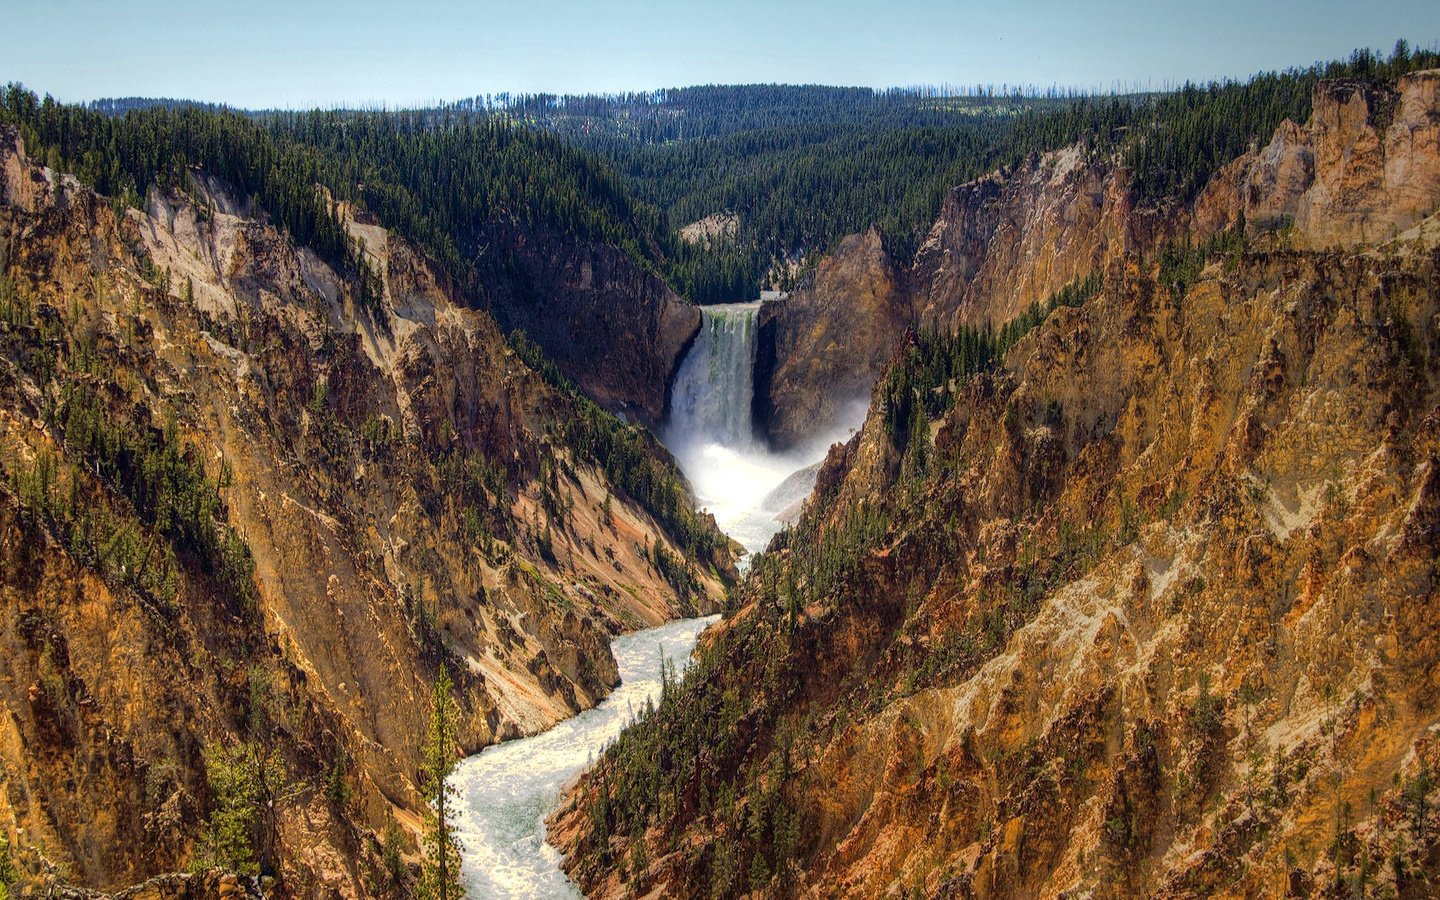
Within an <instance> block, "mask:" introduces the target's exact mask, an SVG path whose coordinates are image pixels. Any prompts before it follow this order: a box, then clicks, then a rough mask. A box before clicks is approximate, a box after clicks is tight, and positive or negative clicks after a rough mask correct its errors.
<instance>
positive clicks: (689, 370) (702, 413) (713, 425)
mask: <svg viewBox="0 0 1440 900" xmlns="http://www.w3.org/2000/svg"><path fill="white" fill-rule="evenodd" d="M759 310H760V304H759V303H758V302H756V303H727V304H723V305H717V306H705V307H702V308H701V315H703V316H704V319H703V320H702V321H701V323H700V333H699V334H697V335H696V336H695V343H694V345H693V346H691V348H690V352H689V353H687V354H686V356H685V361H684V362H682V363H681V364H680V370H679V371H678V372H677V373H676V375H675V385H674V387H673V388H672V390H671V394H670V422H669V427H668V428H667V429H666V436H667V439H668V440H667V443H669V444H670V445H671V446H672V447H677V446H686V445H693V444H697V443H702V444H718V445H720V446H722V447H728V448H731V449H734V450H750V449H753V447H754V444H755V435H754V429H753V426H752V423H751V421H750V403H751V398H752V397H753V395H754V393H755V316H756V313H758V312H759Z"/></svg>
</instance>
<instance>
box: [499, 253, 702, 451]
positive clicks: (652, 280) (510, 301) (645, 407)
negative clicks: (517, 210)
mask: <svg viewBox="0 0 1440 900" xmlns="http://www.w3.org/2000/svg"><path fill="white" fill-rule="evenodd" d="M493 242H494V243H495V244H496V245H497V246H496V247H495V249H494V250H493V251H492V252H493V253H494V254H495V255H497V256H501V257H503V258H504V264H503V265H502V266H501V267H500V268H499V269H498V270H494V271H492V272H491V273H490V277H489V278H488V279H487V281H486V295H487V297H488V298H489V303H490V307H491V309H492V311H493V312H494V313H495V316H496V318H497V319H499V321H500V322H501V324H503V325H504V326H505V327H506V329H512V328H519V329H522V330H523V331H525V332H526V334H528V335H529V336H530V338H531V340H534V341H535V342H536V343H538V344H539V345H540V346H541V347H542V348H543V349H544V350H545V354H546V355H547V356H548V357H550V358H551V359H552V360H554V361H555V364H556V365H557V366H559V367H560V370H561V371H562V372H564V373H565V375H566V376H567V377H569V378H570V380H571V381H573V382H575V383H576V384H578V385H579V386H580V387H581V388H583V389H584V390H585V392H586V393H588V394H589V395H590V396H591V397H593V398H594V399H595V400H596V401H597V402H599V403H600V404H601V405H602V406H604V407H606V408H607V409H610V410H611V411H613V412H617V413H622V414H624V415H625V416H626V417H627V418H629V419H631V420H633V421H639V422H644V423H647V424H654V423H657V422H660V421H662V420H663V419H664V417H665V412H666V408H667V405H668V402H669V393H668V391H669V385H670V382H671V379H672V376H673V375H674V374H675V370H676V369H677V368H678V367H679V364H680V358H681V356H682V355H683V354H684V351H685V349H686V348H687V347H688V346H689V344H690V341H691V340H693V339H694V337H695V334H696V332H698V331H699V330H700V310H699V308H698V307H696V306H695V305H694V304H692V303H689V302H688V301H686V300H684V299H682V298H681V297H679V296H678V295H677V294H676V293H675V292H674V291H672V290H671V289H670V288H669V287H668V286H667V285H666V284H665V282H664V281H663V280H662V279H661V278H660V277H659V276H658V275H656V274H654V273H653V272H649V271H646V270H644V269H642V268H640V267H639V266H638V265H637V264H636V263H635V261H634V260H632V259H631V258H630V257H629V256H627V255H625V254H624V253H622V252H621V251H619V250H617V249H615V248H614V247H610V246H608V245H605V244H600V243H595V242H583V241H576V240H575V239H573V238H569V237H563V236H555V235H548V234H544V233H539V232H533V231H528V230H525V229H520V228H515V229H502V230H500V231H497V232H496V234H495V235H494V237H493Z"/></svg>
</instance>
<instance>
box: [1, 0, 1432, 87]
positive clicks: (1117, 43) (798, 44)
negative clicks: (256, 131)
mask: <svg viewBox="0 0 1440 900" xmlns="http://www.w3.org/2000/svg"><path fill="white" fill-rule="evenodd" d="M119 6H121V5H120V4H111V3H99V2H97V0H59V2H57V3H54V4H52V5H50V6H48V7H45V8H41V7H39V6H25V7H21V8H18V9H16V10H13V11H11V12H10V14H9V18H10V19H11V20H12V22H13V23H14V24H13V27H11V28H10V29H8V34H9V36H10V37H9V40H8V41H6V40H3V39H0V47H3V48H4V50H5V52H6V56H7V58H8V59H9V65H8V66H7V67H6V71H4V72H0V78H3V79H4V80H5V81H6V82H18V83H21V84H24V85H25V86H26V87H27V88H28V89H30V90H33V91H35V92H36V93H37V94H40V95H45V94H49V95H50V96H53V97H55V98H56V99H57V100H59V101H62V102H66V103H90V102H94V101H98V100H114V99H128V98H144V99H173V100H184V101H192V102H196V103H202V104H213V105H223V106H229V107H232V108H235V109H242V110H296V109H316V108H319V109H325V108H348V109H367V108H379V109H406V108H424V107H429V106H436V105H440V104H444V103H453V102H456V101H460V100H466V99H471V98H475V97H485V96H495V95H499V94H507V93H508V94H510V95H535V94H552V95H556V96H595V95H602V96H603V95H616V94H641V93H653V92H656V91H663V90H677V89H683V88H686V87H703V86H746V85H792V86H810V85H814V86H830V87H858V88H869V89H871V90H876V91H885V90H897V89H898V90H905V89H911V88H917V87H931V86H935V87H939V86H949V87H954V88H958V89H960V90H962V91H963V90H967V89H972V88H973V87H975V86H976V85H981V84H986V85H994V86H996V87H997V88H999V87H1001V86H1005V87H1008V88H1015V87H1020V88H1035V89H1038V90H1040V91H1042V92H1043V91H1046V90H1049V89H1051V88H1055V89H1059V90H1061V91H1068V90H1078V91H1080V92H1083V93H1085V94H1091V95H1094V94H1099V95H1108V94H1112V93H1139V92H1149V91H1159V90H1167V89H1172V88H1174V87H1178V86H1180V85H1182V84H1184V83H1186V82H1192V83H1207V82H1210V81H1223V80H1227V79H1233V80H1243V79H1246V78H1249V77H1251V76H1252V75H1255V74H1257V73H1261V72H1268V71H1283V70H1285V69H1290V68H1297V67H1305V66H1309V65H1311V64H1313V63H1316V62H1325V61H1329V60H1335V59H1344V58H1347V57H1348V56H1349V55H1350V53H1351V52H1352V51H1354V50H1356V49H1361V48H1368V49H1371V50H1374V51H1376V52H1378V53H1381V54H1382V55H1388V53H1389V52H1390V49H1391V48H1392V47H1393V46H1394V43H1395V41H1396V40H1398V39H1405V40H1407V41H1409V42H1410V43H1411V44H1412V46H1414V47H1416V48H1430V49H1433V48H1435V47H1436V46H1437V41H1440V4H1432V3H1425V2H1419V0H1398V2H1393V3H1387V4H1382V5H1381V6H1380V7H1378V8H1366V9H1364V10H1358V11H1357V10H1356V9H1355V8H1354V7H1353V5H1351V4H1348V3H1342V2H1339V0H1322V2H1317V3H1311V4H1306V3H1300V2H1295V0H1284V2H1275V3H1269V4H1260V5H1257V4H1253V3H1242V2H1240V0H1223V2H1221V3H1217V4H1209V5H1205V6H1203V7H1197V6H1195V5H1193V4H1171V3H1160V4H1153V5H1150V6H1146V7H1143V8H1136V7H1132V6H1126V5H1124V4H1120V3H1118V2H1115V0H1103V2H1100V3H1097V4H1094V5H1092V6H1090V7H1087V8H1085V9H1083V10H1077V9H1075V8H1073V7H1069V6H1067V5H1065V4H1060V3H1055V2H1041V3H1037V4H1035V5H1034V6H1033V7H1032V8H1031V9H1029V10H1027V12H1026V13H1025V14H1024V15H1017V14H1016V13H1015V12H1014V11H1013V10H1010V9H1008V8H1007V9H1002V8H998V7H994V6H988V5H982V4H976V3H943V2H941V0H901V2H900V3H899V4H898V5H892V7H893V8H892V9H891V10H887V13H886V14H885V15H883V16H877V15H875V14H874V11H873V9H872V8H871V7H870V6H869V5H867V4H862V3H860V2H858V0H840V2H837V3H832V4H819V3H816V2H813V0H805V2H801V3H796V4H790V5H787V6H785V7H784V8H781V9H772V8H770V7H768V6H766V5H764V4H762V3H760V2H758V0H736V2H731V3H728V4H725V5H724V6H723V7H722V8H720V9H718V10H717V8H716V7H715V6H714V5H713V4H710V5H701V4H699V3H695V2H690V0H680V2H674V3H667V4H661V3H658V2H654V0H617V2H614V3H611V4H609V5H607V6H606V7H605V8H599V7H598V6H597V5H595V4H582V3H577V2H575V0H550V2H543V0H542V2H538V3H532V4H529V5H527V6H524V7H518V8H505V9H493V10H485V11H483V12H477V10H475V9H474V8H472V7H470V6H468V5H466V4H463V3H459V2H456V0H422V2H419V3H417V4H412V6H411V7H410V8H407V9H410V10H413V14H411V13H409V12H407V13H406V14H401V13H400V12H399V11H397V10H396V9H395V8H394V7H393V6H390V5H387V4H383V3H380V2H378V0H356V2H353V3H351V4H347V5H345V6H343V7H342V6H339V5H338V4H329V3H324V4H315V5H313V6H304V7H300V8H293V7H286V6H282V5H281V4H280V3H278V2H277V0H255V2H253V3H252V4H250V5H249V7H247V8H246V9H245V10H235V9H232V8H205V7H202V8H199V9H187V10H184V11H183V14H177V13H176V12H175V10H173V9H171V8H170V7H168V6H166V5H164V4H161V3H159V2H158V0H138V2H135V3H129V4H124V5H123V6H124V8H117V7H119ZM707 14H708V16H709V20H708V21H707V20H706V19H704V18H701V17H702V16H705V15H707ZM471 23H473V24H471ZM701 23H703V24H704V25H705V26H706V27H697V26H698V25H700V24H701ZM57 25H58V26H59V27H57ZM451 25H453V26H454V27H447V26H451ZM219 37H223V38H225V39H224V40H219V39H218V38H219ZM1277 48H1283V49H1281V50H1278V51H1277ZM664 85H669V87H664ZM956 95H958V94H956Z"/></svg>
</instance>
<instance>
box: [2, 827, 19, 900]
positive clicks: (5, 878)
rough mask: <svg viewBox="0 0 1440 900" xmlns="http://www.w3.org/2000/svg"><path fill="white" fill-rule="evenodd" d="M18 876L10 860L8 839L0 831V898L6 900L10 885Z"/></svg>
mask: <svg viewBox="0 0 1440 900" xmlns="http://www.w3.org/2000/svg"><path fill="white" fill-rule="evenodd" d="M19 877H20V873H19V872H18V871H16V869H15V864H14V863H13V862H11V861H10V839H9V838H8V837H6V836H5V833H4V832H0V900H7V898H8V897H9V896H10V885H11V884H12V883H13V882H14V881H15V880H16V879H18V878H19Z"/></svg>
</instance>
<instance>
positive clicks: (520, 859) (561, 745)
mask: <svg viewBox="0 0 1440 900" xmlns="http://www.w3.org/2000/svg"><path fill="white" fill-rule="evenodd" d="M759 307H760V304H759V301H756V302H753V303H731V304H725V305H719V306H707V307H704V308H703V310H702V311H703V313H704V320H703V321H702V323H701V328H700V333H699V334H698V335H697V336H696V338H695V342H694V344H693V345H692V346H691V348H690V351H689V352H688V353H687V354H686V356H685V359H684V361H683V362H682V363H681V366H680V369H679V371H678V372H677V373H676V376H675V384H674V386H673V390H672V401H671V417H670V421H669V422H668V423H666V426H665V428H663V429H662V430H661V434H660V437H661V439H662V440H663V441H664V442H665V444H666V446H668V447H669V448H670V450H671V452H672V453H673V454H674V455H675V458H676V460H677V461H678V462H679V464H680V467H681V468H682V469H683V470H684V472H685V476H686V477H687V478H688V479H689V480H690V483H691V486H692V487H693V488H694V491H695V496H696V499H697V500H698V501H699V504H700V505H701V506H702V507H703V508H705V509H708V510H709V511H710V512H712V513H714V515H715V520H716V523H717V524H718V525H719V526H720V528H721V529H722V530H723V531H725V532H726V533H727V534H729V535H730V536H731V537H733V538H735V539H736V540H737V541H739V542H740V543H741V544H742V545H744V547H745V549H746V550H747V551H749V552H750V553H756V552H758V551H760V550H763V549H764V548H765V545H766V544H767V543H769V541H770V538H771V536H772V535H774V534H775V532H776V531H778V530H779V528H780V525H781V523H780V520H779V516H780V515H781V514H782V513H783V512H784V511H785V510H786V509H791V508H793V506H794V504H795V503H797V502H798V501H799V500H801V499H802V498H804V497H805V496H806V495H807V494H809V492H810V490H811V488H812V487H813V486H814V484H815V474H814V464H815V463H816V462H818V461H819V460H820V459H821V458H822V457H823V456H824V454H825V449H826V448H827V447H828V446H829V442H830V441H831V440H843V439H844V438H845V437H846V436H847V435H848V433H849V429H848V428H847V429H844V430H843V431H841V432H837V433H836V434H833V435H828V436H822V437H820V438H817V440H816V441H815V442H814V443H813V444H812V445H811V446H810V447H809V448H807V449H806V450H804V451H801V452H797V453H788V454H778V453H772V452H770V451H769V449H768V448H767V447H766V446H765V444H764V441H763V440H761V439H760V438H758V437H757V435H756V433H755V428H754V423H753V422H752V420H751V405H752V398H753V395H754V371H755V337H756V316H757V312H758V310H759ZM859 416H863V408H862V409H860V411H859V415H857V419H858V418H859ZM715 618H717V617H714V616H712V617H710V618H707V619H684V620H681V621H678V622H671V623H669V624H667V625H662V626H660V627H659V628H652V629H649V630H647V631H641V632H637V633H635V634H630V635H625V636H623V637H619V638H616V639H615V641H614V643H613V644H612V645H611V647H612V649H613V651H614V654H615V661H616V662H617V663H618V664H619V667H620V679H621V683H620V687H618V688H616V689H615V691H614V693H612V694H611V695H610V696H609V697H607V698H606V699H605V700H604V702H602V703H601V704H600V705H599V706H597V707H595V708H594V709H591V710H587V711H586V712H583V713H581V714H580V715H578V716H576V717H574V718H573V719H567V720H566V721H564V722H561V723H560V724H558V725H556V726H555V727H554V728H552V729H550V730H549V731H547V732H545V733H543V734H539V735H536V736H534V737H530V738H524V739H522V740H517V741H510V742H507V743H504V744H499V745H497V746H494V747H489V748H486V749H485V750H484V751H482V752H481V753H479V754H477V755H475V756H472V757H470V758H469V759H466V760H464V761H463V762H461V763H460V765H459V766H458V767H457V768H456V770H455V774H454V775H453V776H452V777H451V784H452V785H454V786H455V788H456V789H457V790H458V792H459V809H460V813H459V815H458V816H457V818H456V822H455V825H456V831H457V835H458V837H459V838H460V841H461V844H462V847H461V856H462V858H463V860H464V872H463V876H464V880H465V885H466V887H467V888H468V889H469V893H470V896H471V897H472V898H485V900H492V898H494V900H499V898H545V900H549V898H557V897H579V896H580V893H579V891H578V890H577V889H576V888H575V885H574V884H572V883H571V882H570V880H569V879H568V878H566V876H565V873H564V872H562V871H561V869H560V854H559V852H558V851H556V850H555V848H553V847H551V846H550V845H549V844H547V843H546V842H545V817H546V816H547V815H548V814H549V813H550V811H551V810H553V809H554V807H555V803H556V801H557V799H558V798H559V796H560V791H561V788H562V787H563V786H564V785H565V783H566V782H568V781H569V780H570V779H571V778H573V777H574V776H575V775H576V774H578V773H579V772H580V771H581V770H583V769H584V768H585V767H586V765H588V764H589V763H590V761H591V760H593V759H594V758H595V757H596V756H598V755H599V753H600V751H601V749H602V748H603V747H604V746H605V744H606V742H607V741H610V740H612V739H614V738H615V736H616V735H618V734H619V733H620V731H621V730H622V729H623V728H624V727H625V725H626V723H627V722H629V721H630V719H631V717H632V714H633V712H634V711H635V710H638V709H640V708H641V707H643V706H644V705H645V700H646V698H648V697H652V696H655V695H656V694H658V693H659V690H660V662H661V659H662V654H663V656H664V657H669V658H672V659H675V660H676V661H677V664H679V663H688V661H689V657H690V651H691V649H692V648H693V647H694V646H695V641H696V639H697V638H698V637H699V634H700V632H701V631H702V630H703V629H704V628H705V626H706V625H708V624H709V623H710V622H712V621H714V620H715Z"/></svg>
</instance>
